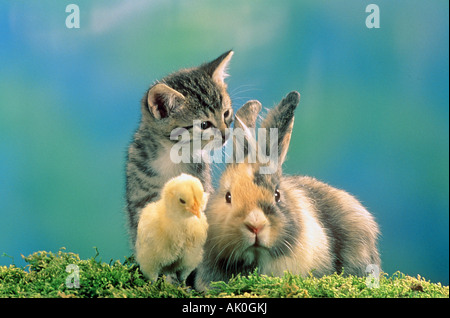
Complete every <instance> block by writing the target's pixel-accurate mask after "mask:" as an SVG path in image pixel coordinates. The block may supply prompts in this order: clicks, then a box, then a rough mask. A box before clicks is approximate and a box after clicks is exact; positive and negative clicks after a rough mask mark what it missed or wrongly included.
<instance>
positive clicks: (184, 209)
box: [136, 174, 208, 282]
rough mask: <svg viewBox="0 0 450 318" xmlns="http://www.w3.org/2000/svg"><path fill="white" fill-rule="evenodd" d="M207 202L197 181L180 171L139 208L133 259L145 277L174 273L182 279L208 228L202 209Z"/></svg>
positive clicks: (200, 249)
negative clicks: (154, 197)
mask: <svg viewBox="0 0 450 318" xmlns="http://www.w3.org/2000/svg"><path fill="white" fill-rule="evenodd" d="M207 201H208V194H207V193H205V192H204V190H203V186H202V184H201V182H200V180H199V179H197V178H195V177H193V176H191V175H188V174H181V175H180V176H178V177H175V178H173V179H170V180H169V181H167V183H166V184H165V185H164V187H163V189H162V192H161V199H160V200H159V201H157V202H153V203H150V204H148V205H147V206H146V207H145V208H144V209H143V210H142V213H141V216H140V219H139V224H138V231H137V240H136V260H137V262H138V263H139V265H140V268H141V271H142V272H143V273H144V275H145V276H146V277H147V278H149V279H150V280H152V281H155V280H156V279H157V278H158V276H159V275H161V274H164V275H172V274H174V275H176V276H177V279H178V280H179V281H180V282H183V281H185V280H186V278H187V276H188V275H189V274H190V273H191V272H192V271H193V270H194V269H195V268H196V267H197V265H198V264H199V263H200V261H201V260H202V257H203V245H204V243H205V240H206V233H207V229H208V224H207V222H206V216H205V214H204V212H203V211H204V210H205V207H206V203H207Z"/></svg>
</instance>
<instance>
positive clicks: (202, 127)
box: [200, 121, 213, 130]
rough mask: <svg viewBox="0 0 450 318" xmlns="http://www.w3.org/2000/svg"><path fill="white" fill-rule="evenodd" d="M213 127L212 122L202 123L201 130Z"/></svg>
mask: <svg viewBox="0 0 450 318" xmlns="http://www.w3.org/2000/svg"><path fill="white" fill-rule="evenodd" d="M212 126H213V124H212V122H210V121H202V123H201V124H200V128H201V129H202V130H205V129H208V128H211V127H212Z"/></svg>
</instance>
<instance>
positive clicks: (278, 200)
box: [275, 189, 281, 203]
mask: <svg viewBox="0 0 450 318" xmlns="http://www.w3.org/2000/svg"><path fill="white" fill-rule="evenodd" d="M280 200H281V194H280V191H279V190H278V189H276V190H275V202H277V203H278V202H280Z"/></svg>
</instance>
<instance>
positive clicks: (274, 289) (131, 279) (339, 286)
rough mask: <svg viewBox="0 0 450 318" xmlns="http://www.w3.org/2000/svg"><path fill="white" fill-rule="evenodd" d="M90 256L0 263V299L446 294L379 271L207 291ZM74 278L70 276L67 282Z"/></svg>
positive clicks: (238, 283)
mask: <svg viewBox="0 0 450 318" xmlns="http://www.w3.org/2000/svg"><path fill="white" fill-rule="evenodd" d="M97 257H98V252H97V255H96V256H95V257H92V258H90V259H88V260H81V259H80V257H79V256H78V255H77V254H74V253H68V252H65V251H64V249H62V250H60V251H59V252H57V253H52V252H45V251H40V252H36V253H33V254H31V255H30V256H27V257H24V259H25V261H26V262H27V263H28V265H26V266H25V267H24V268H19V267H16V266H14V265H10V266H9V267H7V266H1V267H0V297H63V298H64V297H83V298H86V297H87V298H92V297H115V298H131V297H158V298H194V297H207V298H215V297H245V298H249V297H276V298H280V297H290V298H291V297H301V298H305V297H306V298H310V297H336V298H349V297H350V298H361V297H362V298H366V297H375V298H379V297H382V298H385V297H425V298H426V297H433V298H434V297H449V287H448V286H442V285H441V284H440V283H437V284H436V283H431V282H429V281H427V280H426V279H425V278H423V277H421V276H417V277H411V276H407V275H404V274H402V273H400V272H397V273H395V274H394V275H392V276H387V275H386V274H383V275H381V277H380V281H379V287H378V288H368V287H367V286H366V278H365V277H355V276H344V275H339V274H333V275H330V276H325V277H322V278H315V277H313V276H310V277H306V278H303V277H299V276H297V275H292V274H289V273H286V274H285V275H284V277H269V276H266V275H259V274H257V273H256V271H255V272H254V273H252V274H250V275H248V276H242V275H238V276H236V277H234V278H232V279H231V280H230V281H229V282H227V283H225V282H214V283H213V284H212V287H213V288H212V289H211V290H210V291H208V292H207V293H206V294H202V293H199V292H196V291H195V290H192V289H191V288H189V287H186V286H175V285H172V284H170V283H168V282H167V281H166V280H165V279H160V280H158V281H157V282H155V283H150V282H148V281H147V280H146V279H145V278H144V276H143V275H142V273H141V272H140V270H139V267H138V265H137V264H136V263H135V262H134V260H133V259H132V258H126V259H125V261H124V262H123V263H121V262H120V261H115V262H112V261H111V262H110V263H109V264H107V263H104V262H102V261H101V260H97ZM70 264H74V265H76V266H77V268H78V277H79V287H78V288H76V286H75V287H72V288H70V287H68V286H66V279H67V278H68V277H69V276H70V275H71V272H66V267H67V266H68V265H70ZM70 281H71V282H73V280H70Z"/></svg>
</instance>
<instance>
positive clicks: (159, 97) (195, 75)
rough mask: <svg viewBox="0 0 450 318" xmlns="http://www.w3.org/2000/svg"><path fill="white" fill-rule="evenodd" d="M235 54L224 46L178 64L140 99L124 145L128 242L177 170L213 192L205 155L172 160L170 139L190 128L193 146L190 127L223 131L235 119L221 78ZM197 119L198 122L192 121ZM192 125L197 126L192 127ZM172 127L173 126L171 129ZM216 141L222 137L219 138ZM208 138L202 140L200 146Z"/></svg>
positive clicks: (133, 241)
mask: <svg viewBox="0 0 450 318" xmlns="http://www.w3.org/2000/svg"><path fill="white" fill-rule="evenodd" d="M232 55H233V51H228V52H226V53H224V54H222V55H221V56H219V57H218V58H217V59H215V60H214V61H212V62H209V63H205V64H203V65H201V66H199V67H195V68H190V69H182V70H180V71H178V72H175V73H173V74H170V75H168V76H167V77H165V78H163V79H162V80H160V81H158V82H156V83H155V84H154V85H153V86H151V87H150V88H149V90H148V91H147V93H146V94H145V96H144V98H143V99H142V101H141V112H142V116H141V122H140V125H139V128H138V129H137V131H136V133H135V134H134V138H133V141H132V142H131V144H130V146H129V149H128V158H127V167H126V177H127V178H126V199H127V216H128V228H129V229H128V230H129V234H130V240H131V246H132V248H133V249H134V245H135V242H136V231H137V224H138V221H139V215H140V212H141V210H142V208H143V207H144V206H145V205H146V204H148V203H149V202H153V201H157V200H159V198H160V192H161V189H162V187H163V186H164V184H165V183H166V182H167V181H168V180H169V179H170V178H172V177H175V176H178V175H179V174H181V173H187V174H191V175H193V176H195V177H197V178H199V179H200V181H201V182H202V184H203V187H204V189H205V191H206V192H210V193H211V192H212V191H213V187H212V184H211V176H210V167H209V165H208V164H207V163H205V162H204V160H201V162H200V163H198V160H192V155H193V154H192V152H191V158H190V159H191V160H189V162H188V163H186V162H180V163H174V162H173V161H172V160H171V157H170V150H171V147H172V146H173V145H174V144H175V143H177V142H178V140H171V138H170V136H171V133H172V132H173V131H174V129H179V128H184V129H185V131H186V130H187V131H189V134H190V137H191V138H190V139H189V140H190V144H191V149H193V147H192V143H193V139H192V136H193V131H194V129H198V128H200V129H201V131H202V132H205V133H208V131H209V132H210V131H211V130H212V129H213V128H215V129H214V131H215V132H217V131H220V133H221V134H222V143H220V142H219V145H218V146H219V147H221V146H222V145H223V143H225V140H226V138H225V129H226V128H229V127H230V124H231V122H232V120H233V109H232V108H231V100H230V97H229V95H228V93H227V90H226V89H227V85H226V84H225V82H224V79H225V78H226V77H227V74H226V69H227V67H228V64H229V62H230V59H231V57H232ZM194 120H199V123H200V124H199V125H194V124H193V121H194ZM194 126H195V127H194ZM175 131H176V130H175ZM219 140H220V138H219ZM206 143H207V142H206V141H202V144H201V146H202V147H203V146H204V145H205V144H206Z"/></svg>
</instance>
